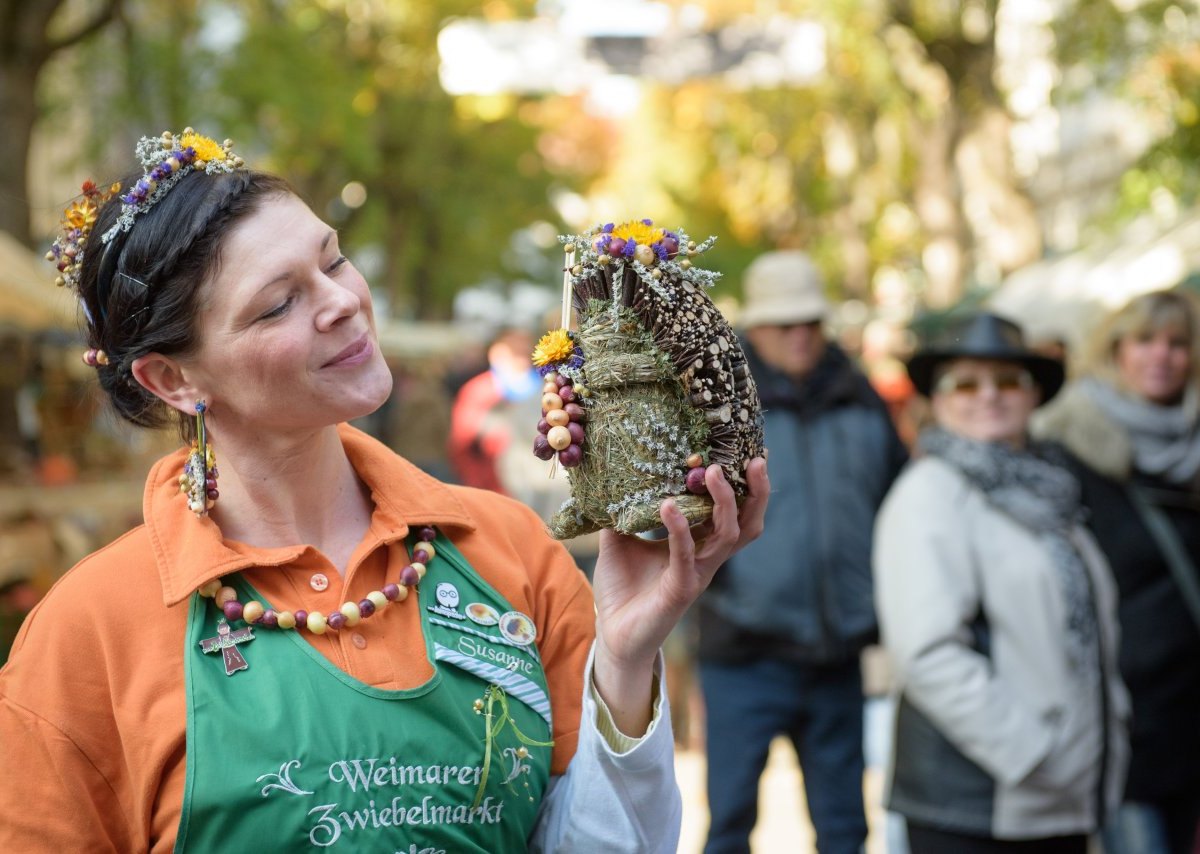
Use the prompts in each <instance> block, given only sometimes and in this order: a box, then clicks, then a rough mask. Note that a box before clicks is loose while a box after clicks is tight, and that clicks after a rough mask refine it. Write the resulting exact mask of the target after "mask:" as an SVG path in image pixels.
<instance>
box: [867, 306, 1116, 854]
mask: <svg viewBox="0 0 1200 854" xmlns="http://www.w3.org/2000/svg"><path fill="white" fill-rule="evenodd" d="M908 370H909V375H910V376H911V377H912V380H913V383H914V385H915V386H916V388H917V390H918V391H919V392H921V393H922V394H924V395H926V396H928V397H929V398H930V401H931V404H932V411H933V416H934V420H935V422H936V423H935V425H934V426H932V427H931V428H929V429H927V430H926V431H925V432H923V433H922V435H921V437H920V439H919V441H918V449H919V452H920V455H921V456H920V458H919V459H917V460H916V461H915V462H913V463H912V464H911V465H910V466H909V468H908V469H907V470H906V471H905V472H904V474H902V475H901V477H900V478H899V480H898V481H897V482H896V485H895V487H894V488H893V490H892V492H891V494H890V495H889V496H888V498H887V500H886V501H885V503H884V505H883V509H882V510H881V512H880V515H879V517H878V520H877V523H876V534H875V556H874V570H875V579H876V582H875V583H876V594H875V595H876V607H877V609H878V611H879V621H880V628H881V632H882V636H883V643H884V646H885V648H886V649H887V650H888V653H889V657H890V658H891V661H892V664H893V667H894V671H895V676H896V679H895V688H894V690H895V692H896V694H897V698H896V699H897V705H896V715H897V719H896V737H895V744H894V748H893V750H894V752H893V756H892V762H891V773H890V780H889V792H888V805H889V808H890V809H892V810H894V811H896V812H898V813H901V814H902V815H904V816H905V817H906V819H907V822H908V829H909V830H908V832H909V843H910V847H911V849H912V851H913V852H914V854H924V853H925V852H950V851H953V852H956V854H963V853H964V852H966V854H971V852H991V851H1009V850H1020V851H1034V852H1036V851H1046V852H1080V854H1082V852H1084V851H1085V850H1086V846H1087V835H1088V834H1090V833H1092V832H1093V831H1095V830H1096V829H1097V828H1098V827H1099V826H1100V823H1101V822H1102V820H1103V814H1104V812H1105V811H1106V810H1107V809H1108V808H1110V807H1111V806H1112V805H1114V804H1115V803H1116V800H1117V798H1118V795H1119V793H1120V789H1121V784H1122V782H1123V775H1124V768H1125V764H1126V754H1127V746H1126V739H1125V731H1124V725H1123V721H1124V718H1125V716H1126V711H1127V708H1128V700H1127V697H1126V694H1125V691H1124V688H1123V687H1122V685H1121V683H1120V680H1119V678H1118V676H1117V675H1116V664H1115V661H1116V657H1115V645H1116V631H1115V625H1116V624H1115V616H1114V609H1115V601H1114V598H1115V597H1114V591H1113V588H1112V584H1111V582H1110V580H1109V573H1108V567H1107V564H1106V563H1105V561H1104V557H1103V555H1102V554H1101V552H1100V550H1099V548H1098V547H1097V546H1096V544H1095V542H1094V540H1093V539H1092V538H1091V536H1090V535H1089V534H1088V533H1087V531H1086V530H1085V529H1084V527H1083V525H1082V511H1081V506H1080V500H1079V486H1078V484H1077V482H1076V481H1075V479H1074V478H1073V477H1072V476H1071V475H1070V473H1069V472H1068V471H1067V470H1066V469H1065V468H1064V467H1063V463H1064V462H1065V458H1064V457H1063V456H1061V455H1060V454H1059V453H1056V452H1055V451H1054V450H1053V449H1052V448H1047V447H1042V446H1039V445H1036V444H1033V443H1031V442H1030V441H1029V440H1028V437H1027V428H1028V423H1029V417H1030V415H1031V414H1032V413H1033V411H1034V409H1036V408H1037V407H1038V406H1039V405H1041V403H1043V402H1045V401H1046V400H1048V399H1049V398H1051V397H1052V396H1053V395H1054V394H1055V393H1056V392H1057V391H1058V389H1059V388H1060V387H1061V385H1062V382H1063V370H1062V366H1061V364H1060V363H1058V362H1056V361H1054V360H1052V359H1048V358H1046V357H1043V356H1040V355H1038V354H1036V353H1034V352H1032V351H1031V350H1029V349H1028V348H1027V347H1026V346H1025V343H1024V340H1023V337H1022V334H1021V330H1020V329H1019V328H1018V327H1017V326H1016V325H1015V324H1013V323H1011V322H1010V321H1007V320H1004V319H1003V318H999V317H996V316H994V315H989V314H980V315H976V316H973V317H971V318H968V319H967V320H966V321H965V322H963V323H960V324H958V325H956V326H955V327H954V328H953V329H951V330H950V334H949V335H947V336H946V338H945V340H944V341H943V342H942V343H941V344H940V345H938V346H934V347H930V348H927V349H925V350H923V351H921V352H919V353H918V354H917V355H916V356H915V357H914V358H913V359H912V360H911V361H910V362H909V365H908Z"/></svg>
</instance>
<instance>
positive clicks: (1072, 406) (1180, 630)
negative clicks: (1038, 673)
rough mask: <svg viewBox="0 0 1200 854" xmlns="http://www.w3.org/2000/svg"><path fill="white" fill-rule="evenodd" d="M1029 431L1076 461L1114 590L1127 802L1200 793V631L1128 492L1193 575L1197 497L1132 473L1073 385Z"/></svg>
mask: <svg viewBox="0 0 1200 854" xmlns="http://www.w3.org/2000/svg"><path fill="white" fill-rule="evenodd" d="M1034 430H1035V432H1036V433H1037V435H1039V436H1041V437H1044V438H1047V439H1054V440H1057V441H1060V442H1062V443H1063V444H1064V445H1065V446H1066V447H1067V448H1068V449H1069V450H1070V451H1071V452H1072V453H1073V454H1075V456H1076V457H1078V458H1079V459H1080V460H1082V462H1081V463H1079V464H1078V466H1077V469H1076V472H1075V473H1076V476H1077V477H1078V478H1079V482H1080V484H1081V485H1082V487H1083V501H1084V504H1085V505H1086V506H1087V507H1088V509H1089V511H1090V513H1091V518H1090V520H1089V523H1088V527H1089V528H1090V529H1091V531H1092V533H1093V534H1094V535H1095V537H1096V541H1097V542H1098V543H1099V544H1100V548H1101V549H1102V550H1103V551H1104V554H1105V557H1107V558H1108V562H1109V565H1110V566H1111V567H1112V574H1113V578H1114V580H1115V581H1116V583H1117V591H1118V594H1119V597H1120V603H1119V607H1118V619H1119V621H1120V625H1121V651H1120V667H1121V676H1122V678H1123V679H1124V680H1125V685H1126V687H1127V688H1128V689H1129V694H1130V697H1131V698H1132V700H1133V718H1132V721H1131V726H1130V731H1129V741H1130V748H1131V749H1132V758H1131V761H1130V766H1129V778H1128V781H1127V783H1126V786H1125V799H1126V800H1131V801H1143V802H1150V803H1154V802H1157V801H1162V800H1166V799H1169V798H1172V797H1174V796H1177V795H1180V794H1182V793H1186V792H1193V793H1194V792H1197V791H1200V723H1198V722H1200V629H1198V628H1197V626H1196V623H1195V621H1194V620H1193V619H1192V616H1191V614H1190V613H1189V612H1188V609H1187V605H1186V604H1185V602H1184V600H1183V597H1182V595H1181V594H1180V592H1179V588H1178V586H1177V584H1176V583H1175V581H1174V579H1173V578H1172V575H1171V570H1170V567H1169V565H1168V563H1167V560H1166V558H1165V557H1164V555H1163V552H1162V550H1161V549H1160V548H1159V546H1158V543H1157V542H1156V541H1155V539H1154V537H1153V536H1152V535H1151V534H1150V531H1149V529H1148V528H1147V527H1146V525H1145V523H1143V522H1142V519H1141V517H1140V516H1139V514H1138V512H1137V510H1136V509H1135V507H1134V505H1133V502H1132V500H1131V498H1130V490H1131V489H1140V490H1141V491H1142V494H1143V495H1144V496H1146V498H1147V499H1148V500H1149V501H1150V502H1151V503H1153V504H1155V505H1157V506H1158V507H1159V509H1160V510H1161V511H1162V512H1163V513H1164V514H1165V516H1166V517H1167V519H1168V521H1170V523H1171V524H1172V526H1173V527H1174V528H1175V531H1176V532H1177V534H1178V535H1179V537H1180V539H1181V540H1182V542H1183V546H1184V549H1185V550H1186V552H1187V554H1188V556H1189V557H1190V558H1191V561H1192V564H1193V568H1194V567H1195V566H1200V495H1197V494H1196V493H1195V492H1191V491H1189V490H1186V489H1184V488H1182V487H1171V486H1169V485H1166V484H1163V483H1159V482H1156V481H1154V480H1152V479H1150V478H1148V477H1146V476H1144V475H1141V474H1139V473H1138V472H1137V471H1135V470H1134V467H1133V463H1132V459H1133V453H1132V447H1131V445H1130V443H1129V439H1128V437H1127V436H1126V435H1125V434H1124V432H1123V430H1122V429H1121V428H1120V427H1119V426H1118V425H1117V424H1116V423H1114V422H1113V421H1112V420H1110V419H1109V418H1108V417H1107V416H1105V414H1104V413H1103V412H1102V411H1100V409H1099V408H1098V407H1096V406H1095V404H1093V403H1092V402H1091V401H1090V400H1089V398H1088V397H1087V396H1086V395H1084V394H1082V393H1081V392H1080V390H1079V389H1078V388H1075V387H1072V386H1068V387H1067V389H1066V390H1064V391H1063V392H1062V394H1060V395H1059V396H1058V398H1056V399H1055V400H1054V401H1053V402H1052V403H1050V404H1049V405H1047V407H1046V410H1045V411H1044V412H1041V413H1039V416H1038V418H1037V420H1036V421H1035V422H1034Z"/></svg>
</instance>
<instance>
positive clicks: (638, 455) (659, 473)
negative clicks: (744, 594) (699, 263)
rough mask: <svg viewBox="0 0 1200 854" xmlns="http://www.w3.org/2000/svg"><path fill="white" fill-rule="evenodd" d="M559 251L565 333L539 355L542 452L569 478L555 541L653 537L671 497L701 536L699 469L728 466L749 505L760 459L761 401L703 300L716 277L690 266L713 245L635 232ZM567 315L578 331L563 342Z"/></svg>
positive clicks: (606, 233)
mask: <svg viewBox="0 0 1200 854" xmlns="http://www.w3.org/2000/svg"><path fill="white" fill-rule="evenodd" d="M560 240H562V241H563V242H564V244H565V247H564V248H565V250H566V253H567V265H566V271H565V274H564V285H563V287H564V297H563V298H564V312H563V314H564V322H563V328H562V329H559V330H555V331H554V332H551V333H549V334H547V335H546V336H545V337H543V338H542V340H541V341H540V342H539V344H538V347H537V349H536V350H535V351H534V364H536V365H538V366H539V368H540V369H541V371H542V374H543V376H544V377H545V379H546V385H545V387H544V389H543V392H544V396H543V399H542V406H543V412H544V416H543V419H542V421H541V422H539V424H538V436H537V437H536V438H535V440H534V453H535V454H536V455H537V456H539V457H540V458H542V459H546V460H551V459H554V458H555V456H556V455H557V460H558V462H560V463H561V464H562V465H563V466H564V467H566V468H568V469H569V471H570V479H571V498H569V499H568V500H567V502H566V503H565V504H564V505H563V506H562V508H561V509H560V510H559V511H558V513H556V514H555V516H554V518H553V519H551V520H550V531H551V533H552V534H553V535H554V536H555V537H558V538H559V539H569V538H571V537H576V536H579V535H581V534H586V533H590V532H592V531H595V530H598V529H600V528H614V529H615V530H617V531H619V532H621V533H624V534H634V533H640V532H642V531H647V530H650V529H652V528H657V527H659V526H660V525H661V524H662V523H661V520H660V516H659V508H660V505H661V503H662V501H663V500H664V499H665V498H667V497H670V496H675V497H676V503H677V504H678V506H679V509H680V511H681V512H683V514H684V515H685V516H686V517H687V518H688V520H689V521H690V522H692V523H693V524H695V523H696V522H699V521H702V520H704V519H707V518H709V517H710V516H711V515H712V500H711V499H710V498H709V497H708V495H707V489H706V487H705V486H704V467H705V466H707V465H710V464H712V463H717V464H719V465H720V466H721V468H722V470H723V471H724V473H725V477H726V478H727V479H728V480H729V482H730V484H731V485H732V486H733V489H734V491H735V493H736V494H737V495H738V496H739V498H740V497H742V496H744V495H745V494H746V491H747V484H746V478H745V468H746V465H747V464H748V463H749V461H750V460H751V459H753V458H754V457H756V456H761V455H762V453H763V424H762V412H761V408H760V406H759V400H758V391H757V389H756V388H755V386H754V380H753V378H752V377H751V376H750V371H749V369H748V367H747V365H746V357H745V354H744V353H743V352H742V348H741V344H740V343H739V342H738V339H737V336H736V335H735V334H734V332H733V330H732V329H731V328H730V326H729V323H728V322H727V321H726V320H725V318H724V317H723V316H722V315H721V312H720V311H719V310H718V309H717V308H716V306H715V305H713V302H712V300H711V299H710V298H709V296H708V293H707V291H708V288H710V287H711V286H712V285H713V284H714V283H715V281H716V279H717V278H718V274H717V273H713V272H710V271H708V270H700V269H697V268H695V267H693V266H692V262H691V260H690V259H691V258H692V257H694V256H696V255H699V254H700V253H702V252H704V251H705V250H707V249H708V248H710V247H711V246H712V244H713V243H714V242H715V238H711V237H710V238H709V239H708V240H706V241H704V242H703V243H702V244H700V245H698V246H697V245H696V244H695V243H694V242H692V241H690V240H688V237H687V235H686V233H684V232H683V230H682V229H680V230H678V231H676V232H671V231H665V230H663V229H661V228H656V227H655V226H654V225H653V223H652V222H651V221H650V220H639V221H635V222H629V223H623V224H620V225H616V226H614V225H613V224H611V223H610V224H608V225H605V226H603V227H602V228H597V229H595V230H593V231H592V232H590V233H587V234H584V235H571V236H567V237H562V238H560ZM576 252H578V253H579V255H580V259H579V261H578V262H576V261H575V253H576ZM567 306H571V307H573V308H574V309H575V311H576V312H577V313H578V317H579V331H578V332H568V331H567V330H566V324H567V320H568V319H569V316H568V312H567V308H566V307H567Z"/></svg>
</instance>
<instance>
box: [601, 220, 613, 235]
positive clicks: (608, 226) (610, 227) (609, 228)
mask: <svg viewBox="0 0 1200 854" xmlns="http://www.w3.org/2000/svg"><path fill="white" fill-rule="evenodd" d="M613 228H614V226H613V224H612V223H611V222H606V223H604V228H602V229H600V230H601V231H603V232H604V233H605V234H612V230H613Z"/></svg>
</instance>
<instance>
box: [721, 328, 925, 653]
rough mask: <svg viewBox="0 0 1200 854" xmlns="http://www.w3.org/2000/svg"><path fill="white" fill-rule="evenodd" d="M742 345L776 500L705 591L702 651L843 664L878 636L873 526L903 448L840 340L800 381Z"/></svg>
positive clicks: (901, 462) (903, 455)
mask: <svg viewBox="0 0 1200 854" xmlns="http://www.w3.org/2000/svg"><path fill="white" fill-rule="evenodd" d="M743 347H744V348H745V350H746V356H747V359H748V360H749V364H750V370H751V373H752V374H753V376H754V379H755V382H756V383H757V385H758V391H759V395H760V396H761V398H762V403H763V411H764V421H765V429H766V446H767V448H768V451H769V457H768V471H769V472H770V476H771V500H770V503H769V504H768V506H767V515H766V520H765V526H764V530H763V534H762V536H761V537H759V539H758V540H756V541H755V542H753V543H751V544H750V545H748V546H746V547H745V548H744V549H742V551H740V552H738V554H737V555H735V556H734V557H733V558H731V559H730V560H729V561H728V562H727V563H726V564H725V566H724V567H722V568H721V570H720V571H719V572H718V573H717V575H716V579H715V580H714V582H713V584H712V587H711V588H710V589H709V591H708V592H707V593H706V594H705V596H704V598H703V599H702V600H701V604H700V612H699V615H700V657H701V658H704V659H707V660H711V661H726V662H736V661H745V660H748V659H751V658H756V657H763V656H774V657H781V658H788V659H793V660H798V661H805V662H810V663H817V664H835V663H843V662H846V661H849V660H852V659H853V658H855V657H856V656H857V654H858V652H859V651H860V650H861V649H862V648H863V647H864V646H865V645H866V644H868V643H870V642H872V641H873V640H874V639H875V637H876V635H877V626H876V620H875V610H874V607H873V605H872V586H871V542H872V535H871V532H872V527H873V525H874V521H875V513H876V511H877V510H878V509H879V505H880V504H881V503H882V501H883V497H884V495H886V494H887V491H888V488H889V487H890V486H891V484H892V481H893V480H894V479H895V477H896V475H897V474H898V473H899V471H900V469H901V467H902V466H903V465H904V463H905V461H906V460H907V458H908V454H907V451H906V450H905V448H904V445H903V444H902V443H901V441H900V439H899V437H898V436H897V435H896V430H895V428H894V427H893V425H892V422H891V418H890V417H889V415H888V412H887V408H886V407H885V405H884V403H883V401H882V400H881V399H880V398H879V395H877V394H876V393H875V390H874V389H873V388H871V385H870V383H869V382H868V381H867V379H866V377H865V376H863V374H862V373H861V372H860V371H859V370H858V369H857V368H855V367H854V365H853V364H852V363H851V361H850V359H849V358H847V356H846V355H845V353H843V352H842V351H841V350H840V349H838V347H837V346H836V345H833V344H830V345H829V346H828V348H827V351H826V354H825V356H824V357H823V358H822V360H821V361H820V362H819V363H818V365H817V366H816V368H815V369H814V370H813V372H812V374H811V375H810V376H809V377H807V378H806V380H805V381H804V382H802V383H795V382H794V381H792V380H791V379H790V378H789V377H787V376H786V375H784V374H782V373H780V372H779V371H776V370H774V369H772V368H770V367H768V366H767V365H765V364H764V363H763V362H762V360H761V359H759V358H758V356H757V354H755V352H754V349H753V348H752V347H751V346H750V345H749V343H748V342H743Z"/></svg>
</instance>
